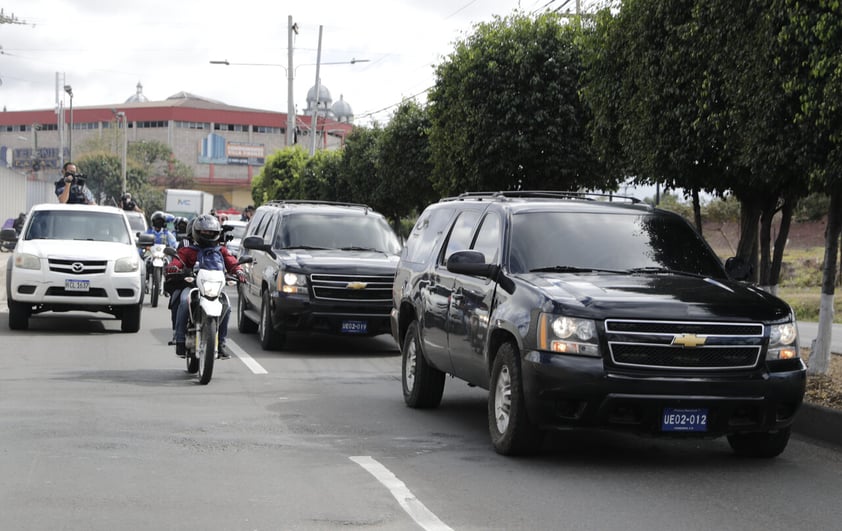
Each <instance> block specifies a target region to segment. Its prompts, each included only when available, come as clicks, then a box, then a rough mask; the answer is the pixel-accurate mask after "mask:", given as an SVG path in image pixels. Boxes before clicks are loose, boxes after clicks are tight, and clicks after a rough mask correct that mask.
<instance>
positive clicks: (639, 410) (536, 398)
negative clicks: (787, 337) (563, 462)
mask: <svg viewBox="0 0 842 531" xmlns="http://www.w3.org/2000/svg"><path fill="white" fill-rule="evenodd" d="M777 363H778V366H777V367H775V370H774V371H769V370H766V369H763V370H759V369H756V370H753V371H739V372H736V373H735V372H731V373H729V372H724V371H722V372H716V373H704V374H702V373H692V374H690V373H687V372H683V373H680V374H676V373H665V372H663V371H662V372H652V371H646V372H643V371H638V372H634V371H626V370H613V369H611V368H607V367H605V366H604V365H603V360H602V359H595V358H584V357H574V356H559V355H553V354H548V353H545V352H538V351H531V352H528V353H527V355H526V356H525V357H524V360H523V363H522V367H523V386H524V396H525V400H526V405H527V409H528V411H529V415H530V418H531V419H532V420H533V422H535V423H537V424H538V425H540V426H542V427H545V428H561V427H566V426H571V427H572V426H581V427H593V428H608V429H616V430H625V431H632V432H638V433H646V434H657V435H675V436H702V437H705V436H707V437H717V436H720V435H725V434H729V433H738V432H761V431H764V432H765V431H774V430H777V429H781V428H785V427H787V426H789V425H790V424H792V422H793V420H794V418H795V413H796V412H797V411H798V408H799V407H800V405H801V402H802V399H803V397H804V390H805V386H806V367H805V366H804V363H803V362H802V361H801V360H790V361H788V362H785V363H784V362H777ZM665 408H679V409H699V408H703V409H705V410H706V411H707V416H708V420H707V426H706V429H705V430H704V431H701V432H699V431H694V432H690V433H687V432H671V431H670V432H664V431H662V417H663V415H664V412H665Z"/></svg>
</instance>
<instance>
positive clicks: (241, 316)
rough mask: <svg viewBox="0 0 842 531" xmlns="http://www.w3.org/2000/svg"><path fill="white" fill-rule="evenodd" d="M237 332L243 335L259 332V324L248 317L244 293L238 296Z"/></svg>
mask: <svg viewBox="0 0 842 531" xmlns="http://www.w3.org/2000/svg"><path fill="white" fill-rule="evenodd" d="M237 295H238V296H237V330H239V331H240V333H241V334H253V333H255V332H257V326H258V325H257V323H255V322H254V321H252V320H251V319H249V318H248V317H246V301H245V295H243V293H242V292H240V293H238V294H237Z"/></svg>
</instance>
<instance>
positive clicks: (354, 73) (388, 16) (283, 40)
mask: <svg viewBox="0 0 842 531" xmlns="http://www.w3.org/2000/svg"><path fill="white" fill-rule="evenodd" d="M575 4H576V1H575V0H455V1H454V0H357V1H353V2H349V1H347V0H346V1H338V0H322V1H320V2H303V1H302V2H290V1H278V0H275V1H268V0H243V1H242V2H231V1H228V0H224V1H223V0H203V1H201V2H200V1H197V0H142V1H128V0H18V1H11V0H0V7H1V8H3V15H5V16H6V17H7V18H8V17H10V16H11V15H12V14H13V15H14V17H15V19H16V20H17V21H19V22H21V23H20V24H0V82H2V83H1V84H0V105H2V106H3V107H4V108H5V109H6V110H9V111H17V110H32V109H52V108H55V107H56V100H57V97H58V98H62V99H63V102H64V106H65V107H67V106H68V105H69V104H70V101H69V96H68V95H67V94H66V93H64V91H63V90H57V87H63V86H64V85H65V84H67V85H70V86H71V87H72V91H73V106H74V108H79V107H85V106H101V105H109V104H119V103H123V102H125V101H126V100H127V99H128V98H129V97H130V96H132V95H133V94H135V92H136V90H137V89H136V87H137V84H138V82H140V83H141V84H142V85H143V94H144V95H145V96H146V97H147V98H148V99H149V100H150V101H159V100H164V99H166V98H168V97H169V96H172V95H173V94H176V93H179V92H182V91H183V92H189V93H192V94H196V95H198V96H202V97H206V98H210V99H214V100H218V101H221V102H223V103H226V104H228V105H235V106H239V107H248V108H252V109H262V110H269V111H276V112H284V113H285V112H286V111H287V101H288V95H287V72H286V71H285V68H286V67H287V65H288V54H287V44H288V30H287V28H288V17H289V16H292V20H293V22H294V23H295V24H297V26H298V34H297V35H296V36H295V38H294V42H293V65H294V66H293V69H292V70H293V74H294V78H295V82H294V83H295V84H294V89H293V100H294V102H295V105H296V108H297V112H298V113H301V112H303V110H304V108H305V107H306V96H307V91H308V90H310V89H311V88H312V87H313V86H314V85H315V81H316V78H315V76H316V66H315V64H316V62H317V50H318V44H319V28H320V27H321V28H322V43H321V44H322V49H321V63H322V66H321V67H320V71H321V72H320V77H321V83H322V85H323V86H325V87H327V89H328V90H329V92H330V95H331V97H332V99H333V101H334V102H336V101H338V100H339V99H340V96H341V97H342V98H343V99H344V100H345V101H346V102H347V103H348V104H349V105H350V106H351V108H352V110H353V112H354V115H355V122H356V123H357V124H360V125H370V124H372V123H374V122H375V121H376V122H378V123H380V124H384V123H386V122H388V120H389V118H390V117H391V115H392V113H393V112H394V110H395V108H396V106H397V105H398V104H399V103H400V102H401V101H402V100H404V99H406V98H415V99H416V100H417V101H419V102H420V103H424V102H426V90H427V89H429V88H430V87H431V86H433V84H434V82H435V76H434V67H435V65H437V64H440V63H442V62H443V60H444V59H445V58H446V57H447V55H448V54H450V53H451V52H452V51H453V49H454V43H455V42H458V41H460V40H463V39H464V38H465V37H466V36H468V35H470V34H471V33H472V32H473V28H474V26H475V25H476V24H477V23H482V22H490V21H492V20H493V18H494V16H495V15H499V16H502V17H505V16H508V15H511V14H512V13H514V12H515V11H516V10H518V9H520V10H522V11H524V12H526V13H534V12H541V11H543V10H545V9H560V10H561V12H569V11H571V10H573V9H574V8H575ZM587 4H588V2H584V5H585V7H587ZM355 59H356V60H357V61H358V62H356V63H355V64H348V63H349V62H350V61H352V60H355ZM219 60H227V61H229V62H230V63H232V65H230V66H224V65H212V64H210V61H219ZM234 63H259V64H262V65H268V66H246V65H236V64H234ZM326 63H340V64H330V65H329V64H326ZM57 73H58V74H59V76H60V81H59V82H58V83H57V81H56V74H57ZM57 92H58V93H59V94H58V95H57Z"/></svg>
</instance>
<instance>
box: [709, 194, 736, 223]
mask: <svg viewBox="0 0 842 531" xmlns="http://www.w3.org/2000/svg"><path fill="white" fill-rule="evenodd" d="M702 218H703V219H705V220H706V221H716V222H718V223H725V222H730V221H739V220H740V203H739V201H737V200H736V199H734V198H733V197H731V196H726V197H725V198H715V199H712V200H710V201H708V203H707V204H706V205H705V206H704V207H703V208H702Z"/></svg>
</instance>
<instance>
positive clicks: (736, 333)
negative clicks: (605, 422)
mask: <svg viewBox="0 0 842 531" xmlns="http://www.w3.org/2000/svg"><path fill="white" fill-rule="evenodd" d="M763 330H764V327H763V325H762V324H759V323H708V322H699V321H637V320H619V319H608V320H606V321H605V333H606V337H607V340H608V349H609V353H610V355H611V361H612V362H613V363H614V364H615V365H618V366H623V367H635V368H647V369H686V370H700V371H702V370H729V369H747V368H752V367H755V366H757V364H758V362H759V360H760V354H761V352H762V351H763V346H764V343H765V339H764V336H763Z"/></svg>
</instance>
